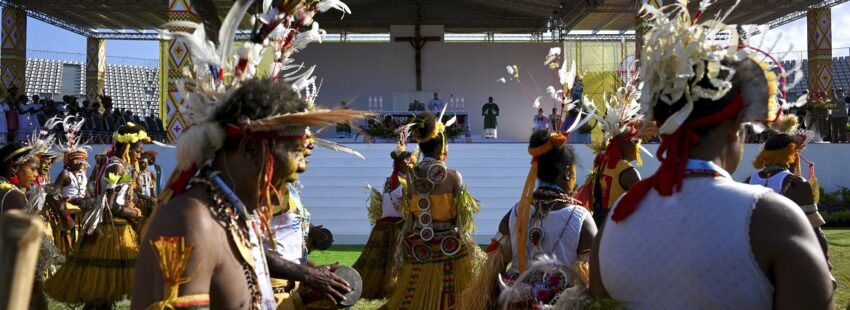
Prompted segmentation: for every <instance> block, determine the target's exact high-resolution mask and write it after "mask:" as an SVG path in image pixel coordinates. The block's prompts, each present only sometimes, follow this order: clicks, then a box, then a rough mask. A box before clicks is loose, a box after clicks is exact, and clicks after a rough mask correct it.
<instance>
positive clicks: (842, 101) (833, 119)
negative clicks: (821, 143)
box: [829, 88, 850, 143]
mask: <svg viewBox="0 0 850 310" xmlns="http://www.w3.org/2000/svg"><path fill="white" fill-rule="evenodd" d="M832 102H833V104H835V109H832V110H830V111H829V127H830V130H829V135H830V137H831V138H832V140H831V142H832V143H847V104H848V103H850V97H847V94H846V93H845V92H844V89H843V88H840V89H838V91H836V92H835V93H834V94H833V100H832Z"/></svg>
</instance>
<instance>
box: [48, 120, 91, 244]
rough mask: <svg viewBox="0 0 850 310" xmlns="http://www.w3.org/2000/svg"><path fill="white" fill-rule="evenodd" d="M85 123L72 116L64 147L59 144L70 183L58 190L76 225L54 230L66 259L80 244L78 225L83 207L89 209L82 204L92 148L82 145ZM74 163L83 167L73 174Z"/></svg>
mask: <svg viewBox="0 0 850 310" xmlns="http://www.w3.org/2000/svg"><path fill="white" fill-rule="evenodd" d="M85 121H86V120H85V119H84V118H80V119H79V120H75V118H74V117H73V116H68V117H66V118H65V119H64V120H63V121H62V123H63V124H64V128H65V144H60V145H59V149H60V150H61V151H62V153H63V154H64V156H63V161H64V162H65V167H64V169H63V170H62V173H65V174H66V175H67V176H68V180H69V181H70V184H69V185H67V186H63V187H61V188H60V189H59V190H60V192H61V194H62V198H63V199H64V201H63V203H64V205H65V209H66V210H67V216H68V217H70V218H71V220H72V221H73V223H74V225H73V226H72V227H66V228H65V229H61V230H57V229H55V228H54V236H55V238H56V239H57V242H56V246H57V247H58V248H59V250H60V251H61V252H62V254H63V255H66V256H67V255H69V254H70V253H71V251H72V249H73V247H74V245H75V244H76V243H77V239H78V237H79V236H78V228H79V225H77V224H79V222H81V221H82V217H83V208H84V207H86V206H83V205H82V204H84V202H85V201H86V198H87V197H88V193H87V191H88V177H87V176H86V169H87V168H88V163H87V160H88V156H89V150H90V149H91V148H90V147H89V146H86V145H83V143H82V141H81V139H82V136H81V135H80V133H81V131H82V128H83V123H85ZM72 163H79V164H81V165H82V169H81V170H80V171H72V170H71V169H70V165H71V164H72Z"/></svg>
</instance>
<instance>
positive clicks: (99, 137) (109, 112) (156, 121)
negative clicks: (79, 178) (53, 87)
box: [0, 87, 165, 143]
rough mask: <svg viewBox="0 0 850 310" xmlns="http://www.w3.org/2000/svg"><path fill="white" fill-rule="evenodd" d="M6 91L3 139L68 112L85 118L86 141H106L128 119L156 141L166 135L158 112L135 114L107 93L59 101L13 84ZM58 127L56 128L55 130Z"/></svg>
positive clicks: (1, 106) (0, 125)
mask: <svg viewBox="0 0 850 310" xmlns="http://www.w3.org/2000/svg"><path fill="white" fill-rule="evenodd" d="M8 93H9V95H8V96H7V97H6V98H5V99H4V100H3V101H2V102H0V141H2V142H3V143H6V142H15V141H25V140H27V139H29V138H30V137H31V136H32V134H33V133H37V132H38V131H39V130H40V129H41V128H43V127H44V125H45V123H46V122H47V120H48V119H51V118H53V117H59V118H62V119H64V118H66V117H68V116H72V117H74V118H75V119H80V120H82V119H85V120H86V122H85V125H84V128H83V131H82V134H83V135H84V136H85V140H86V141H90V142H94V143H109V142H110V140H109V139H110V135H111V134H112V132H114V131H115V130H116V129H117V128H118V127H120V126H121V125H124V124H126V123H128V122H132V123H135V124H138V125H140V126H142V127H143V128H145V130H148V132H150V134H151V136H152V137H153V138H154V139H156V140H158V141H162V140H164V139H165V130H164V129H163V125H162V120H161V119H160V118H159V116H157V115H155V114H153V113H151V114H150V115H147V116H145V115H137V114H134V113H133V111H131V110H129V109H122V108H115V107H114V106H113V104H112V98H110V97H109V96H103V97H100V98H98V99H99V100H98V101H94V102H90V101H89V100H83V101H82V102H80V101H78V99H77V98H76V97H74V96H63V97H62V101H58V102H57V101H54V100H53V99H44V98H40V97H39V96H38V95H33V96H32V97H27V96H25V95H17V89H16V88H15V87H11V88H10V89H9V91H8ZM61 129H62V128H56V130H57V132H60V131H61Z"/></svg>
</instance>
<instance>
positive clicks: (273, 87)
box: [213, 78, 307, 149]
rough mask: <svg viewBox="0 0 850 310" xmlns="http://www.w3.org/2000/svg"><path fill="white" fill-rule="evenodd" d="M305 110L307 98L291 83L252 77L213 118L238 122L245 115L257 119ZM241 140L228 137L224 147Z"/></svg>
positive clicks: (232, 146)
mask: <svg viewBox="0 0 850 310" xmlns="http://www.w3.org/2000/svg"><path fill="white" fill-rule="evenodd" d="M305 110H307V102H306V101H304V100H303V99H301V97H300V96H299V95H298V93H297V92H295V90H293V89H292V86H290V85H289V84H287V83H283V82H279V81H274V80H272V79H270V78H263V79H250V80H247V81H244V82H242V85H240V86H239V88H238V89H236V90H235V91H234V92H233V94H231V95H230V97H228V98H227V100H226V101H225V103H224V104H223V105H222V106H221V107H219V108H218V109H217V110H216V111H215V113H214V115H213V120H214V121H216V122H218V123H219V124H221V125H227V124H236V123H238V122H239V119H240V118H243V117H247V118H249V119H251V120H257V119H262V118H266V117H269V116H274V115H280V114H286V113H295V112H303V111H305ZM241 140H242V139H241V138H227V139H225V141H224V148H225V149H233V148H235V147H236V146H238V145H239V141H241Z"/></svg>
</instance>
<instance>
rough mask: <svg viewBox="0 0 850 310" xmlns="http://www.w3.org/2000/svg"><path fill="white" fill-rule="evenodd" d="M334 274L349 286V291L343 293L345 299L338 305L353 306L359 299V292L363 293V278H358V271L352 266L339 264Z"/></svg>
mask: <svg viewBox="0 0 850 310" xmlns="http://www.w3.org/2000/svg"><path fill="white" fill-rule="evenodd" d="M334 274H336V275H337V276H339V277H340V278H343V279H344V280H345V281H346V282H348V284H349V285H350V286H351V292H348V294H345V300H343V301H341V302H340V303H339V305H338V306H340V307H343V308H344V307H351V306H354V304H355V303H357V301H358V300H359V299H360V294H361V293H363V279H362V278H360V273H358V272H357V270H354V268H351V267H348V266H339V268H337V269H336V271H334Z"/></svg>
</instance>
